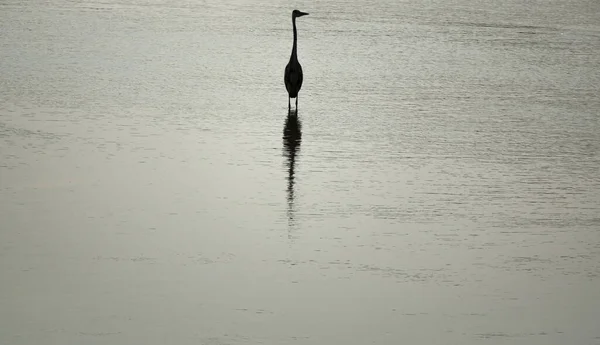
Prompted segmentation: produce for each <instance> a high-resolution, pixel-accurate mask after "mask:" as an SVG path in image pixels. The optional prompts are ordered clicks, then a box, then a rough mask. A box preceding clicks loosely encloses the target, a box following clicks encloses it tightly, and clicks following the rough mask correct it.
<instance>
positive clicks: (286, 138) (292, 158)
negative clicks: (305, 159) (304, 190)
mask: <svg viewBox="0 0 600 345" xmlns="http://www.w3.org/2000/svg"><path fill="white" fill-rule="evenodd" d="M301 139H302V123H300V119H299V118H298V112H297V111H295V112H289V113H288V117H287V119H286V120H285V127H284V128H283V148H284V150H285V153H284V154H285V156H286V157H287V168H288V178H287V180H288V185H287V200H288V221H289V222H290V224H292V223H293V222H294V171H295V168H296V153H297V151H298V149H299V148H300V141H301Z"/></svg>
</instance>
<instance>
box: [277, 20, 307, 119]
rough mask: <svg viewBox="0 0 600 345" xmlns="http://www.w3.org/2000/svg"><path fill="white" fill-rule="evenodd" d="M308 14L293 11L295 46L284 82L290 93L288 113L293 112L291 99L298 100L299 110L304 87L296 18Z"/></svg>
mask: <svg viewBox="0 0 600 345" xmlns="http://www.w3.org/2000/svg"><path fill="white" fill-rule="evenodd" d="M306 15H308V13H305V12H302V11H298V10H293V11H292V26H293V27H294V45H293V47H292V55H291V56H290V62H288V64H287V66H285V74H284V76H283V81H284V82H285V88H286V90H287V92H288V95H289V97H288V111H290V110H291V108H292V106H291V104H290V99H292V98H295V99H296V110H297V109H298V91H300V88H301V87H302V79H303V75H302V66H300V63H299V62H298V53H297V43H296V41H297V40H298V33H297V32H296V18H298V17H302V16H306Z"/></svg>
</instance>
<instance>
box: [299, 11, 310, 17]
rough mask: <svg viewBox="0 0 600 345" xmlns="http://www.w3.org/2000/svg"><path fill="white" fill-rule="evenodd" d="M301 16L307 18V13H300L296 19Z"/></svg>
mask: <svg viewBox="0 0 600 345" xmlns="http://www.w3.org/2000/svg"><path fill="white" fill-rule="evenodd" d="M302 16H308V13H306V12H300V14H298V17H302Z"/></svg>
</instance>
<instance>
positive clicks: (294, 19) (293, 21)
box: [290, 18, 298, 59]
mask: <svg viewBox="0 0 600 345" xmlns="http://www.w3.org/2000/svg"><path fill="white" fill-rule="evenodd" d="M292 26H293V27H294V45H293V46H292V56H291V57H290V59H298V56H297V55H296V49H297V48H296V45H297V44H296V41H298V33H297V32H296V18H292Z"/></svg>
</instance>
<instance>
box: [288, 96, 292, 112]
mask: <svg viewBox="0 0 600 345" xmlns="http://www.w3.org/2000/svg"><path fill="white" fill-rule="evenodd" d="M290 111H292V104H291V101H290V98H289V97H288V113H289V112H290Z"/></svg>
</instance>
